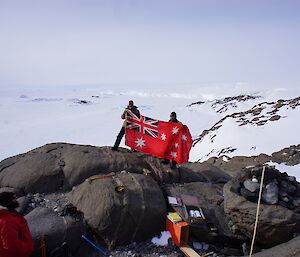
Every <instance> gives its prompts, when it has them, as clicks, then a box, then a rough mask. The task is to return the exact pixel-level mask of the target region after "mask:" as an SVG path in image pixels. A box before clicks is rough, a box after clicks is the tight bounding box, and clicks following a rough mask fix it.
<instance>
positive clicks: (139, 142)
mask: <svg viewBox="0 0 300 257" xmlns="http://www.w3.org/2000/svg"><path fill="white" fill-rule="evenodd" d="M145 142H146V141H145V140H144V139H143V138H142V137H141V138H137V140H136V141H135V143H136V146H137V147H141V148H142V147H143V146H145Z"/></svg>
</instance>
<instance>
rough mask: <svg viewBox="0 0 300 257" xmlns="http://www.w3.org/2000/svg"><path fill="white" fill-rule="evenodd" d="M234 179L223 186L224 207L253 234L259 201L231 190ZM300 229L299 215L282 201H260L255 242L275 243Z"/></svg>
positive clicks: (239, 225)
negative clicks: (250, 199)
mask: <svg viewBox="0 0 300 257" xmlns="http://www.w3.org/2000/svg"><path fill="white" fill-rule="evenodd" d="M232 184H233V182H232V181H230V182H228V183H227V184H226V185H225V186H224V189H223V193H224V211H225V213H226V216H227V217H228V219H230V220H232V222H233V224H234V225H235V226H236V228H237V230H238V231H240V233H242V234H244V235H245V236H247V237H248V238H249V239H251V238H252V235H253V228H254V223H255V217H256V208H257V203H255V202H251V201H248V200H246V199H245V198H244V197H243V196H241V195H239V194H236V193H234V192H232V190H231V186H232ZM297 231H300V215H299V214H297V213H296V212H294V211H292V210H289V209H287V208H284V207H282V206H279V205H267V204H261V206H260V216H259V233H257V237H256V242H257V243H258V244H260V245H263V246H268V247H270V246H274V245H276V244H279V243H283V242H286V241H288V240H290V239H291V238H292V237H293V234H294V233H295V232H297Z"/></svg>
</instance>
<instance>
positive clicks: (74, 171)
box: [0, 143, 179, 193]
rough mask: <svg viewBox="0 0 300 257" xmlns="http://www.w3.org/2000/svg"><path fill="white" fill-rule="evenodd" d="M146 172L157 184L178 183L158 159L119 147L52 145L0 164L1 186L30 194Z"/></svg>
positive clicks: (176, 176) (64, 189)
mask: <svg viewBox="0 0 300 257" xmlns="http://www.w3.org/2000/svg"><path fill="white" fill-rule="evenodd" d="M145 169H146V170H148V171H149V172H150V173H152V175H153V176H154V177H155V179H156V180H157V181H158V182H159V183H160V182H162V183H172V182H178V181H179V172H178V170H177V169H174V170H171V169H170V167H169V166H165V165H162V164H161V159H159V158H156V157H152V156H149V155H146V154H143V153H139V152H134V153H133V152H131V151H129V150H127V149H122V148H120V150H119V151H117V152H115V151H111V147H95V146H88V145H73V144H66V143H53V144H48V145H44V146H42V147H39V148H36V149H34V150H32V151H29V152H28V153H26V154H21V155H17V156H15V157H11V158H8V159H5V160H3V161H2V162H0V187H12V188H19V189H21V190H23V191H25V192H27V193H28V192H30V193H37V192H39V193H53V192H56V191H58V190H63V191H68V190H70V189H71V188H72V187H73V186H75V185H78V184H80V183H82V182H83V181H84V180H85V179H86V178H87V177H90V176H92V175H98V174H106V173H109V172H120V171H122V170H127V171H129V172H131V173H140V174H142V173H144V170H145Z"/></svg>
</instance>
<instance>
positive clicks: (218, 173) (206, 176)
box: [180, 162, 231, 184]
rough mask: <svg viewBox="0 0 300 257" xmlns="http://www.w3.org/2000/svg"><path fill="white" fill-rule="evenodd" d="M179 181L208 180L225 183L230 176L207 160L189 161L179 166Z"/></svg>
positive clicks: (214, 182)
mask: <svg viewBox="0 0 300 257" xmlns="http://www.w3.org/2000/svg"><path fill="white" fill-rule="evenodd" d="M180 172H181V182H184V183H189V182H210V183H213V184H225V183H227V182H228V181H229V180H230V179H231V177H230V176H229V175H228V174H226V173H225V172H224V171H222V170H221V169H219V168H217V167H215V166H214V165H212V164H210V163H207V162H202V163H200V162H194V163H192V162H189V163H184V164H182V165H181V166H180Z"/></svg>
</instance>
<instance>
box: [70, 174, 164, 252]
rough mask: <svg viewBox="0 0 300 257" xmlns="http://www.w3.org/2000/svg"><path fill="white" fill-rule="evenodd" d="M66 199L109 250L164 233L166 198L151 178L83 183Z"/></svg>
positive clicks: (128, 177)
mask: <svg viewBox="0 0 300 257" xmlns="http://www.w3.org/2000/svg"><path fill="white" fill-rule="evenodd" d="M69 199H70V201H71V202H72V203H73V204H74V205H75V206H76V207H77V209H78V210H80V211H82V212H83V214H84V218H85V220H86V221H87V223H88V225H89V226H90V227H91V229H92V230H93V231H94V232H96V233H97V235H98V236H100V237H101V238H102V239H103V240H104V241H105V242H106V243H107V244H108V246H109V247H112V246H114V245H122V244H126V243H130V242H134V241H142V240H145V239H147V238H150V237H152V236H154V235H156V234H159V233H160V231H162V230H164V225H165V217H166V203H165V199H164V197H163V194H162V192H161V190H160V188H159V186H158V185H157V183H156V182H155V181H154V180H153V179H152V178H151V177H150V176H144V175H140V174H130V173H123V174H119V175H116V176H113V177H110V178H104V179H96V180H93V181H86V182H84V183H82V184H81V185H79V186H78V187H76V188H75V189H74V190H73V191H72V192H71V193H70V194H69Z"/></svg>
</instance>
